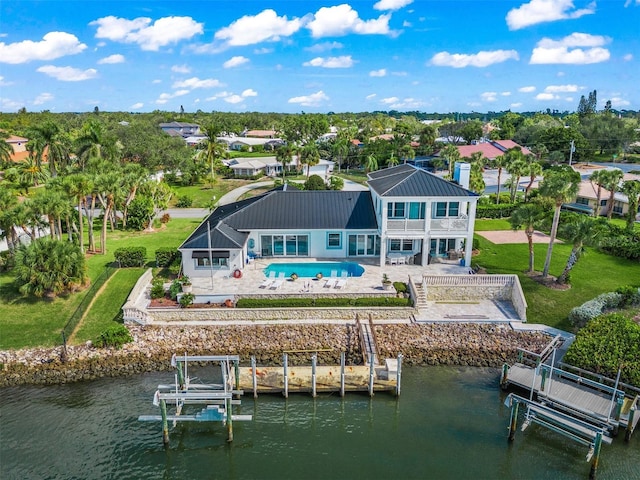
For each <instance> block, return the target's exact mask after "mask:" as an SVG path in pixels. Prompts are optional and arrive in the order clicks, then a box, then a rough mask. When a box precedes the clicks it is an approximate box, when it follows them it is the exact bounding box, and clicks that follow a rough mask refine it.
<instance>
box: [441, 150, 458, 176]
mask: <svg viewBox="0 0 640 480" xmlns="http://www.w3.org/2000/svg"><path fill="white" fill-rule="evenodd" d="M440 156H441V157H443V158H444V159H445V160H446V161H447V163H448V165H449V178H453V166H454V164H455V163H456V162H457V161H459V160H460V151H459V150H458V147H456V146H455V145H451V144H449V145H447V146H445V147H443V148H442V150H440Z"/></svg>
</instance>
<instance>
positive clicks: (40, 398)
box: [0, 367, 640, 480]
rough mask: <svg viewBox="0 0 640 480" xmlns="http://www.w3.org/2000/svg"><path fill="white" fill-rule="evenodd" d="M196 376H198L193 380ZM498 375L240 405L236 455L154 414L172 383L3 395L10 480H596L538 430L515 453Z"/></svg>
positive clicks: (222, 434) (1, 440)
mask: <svg viewBox="0 0 640 480" xmlns="http://www.w3.org/2000/svg"><path fill="white" fill-rule="evenodd" d="M191 373H192V374H194V373H196V374H197V372H194V371H192V372H191ZM498 375H499V372H498V371H497V370H494V369H478V368H453V367H451V368H450V367H444V368H443V367H438V368H418V367H413V368H404V369H403V377H402V380H403V381H402V395H401V396H400V398H399V399H396V398H395V397H394V396H393V395H391V394H387V393H379V394H376V395H375V397H374V398H373V399H370V398H369V397H368V396H367V395H366V394H348V395H347V396H346V397H345V399H341V398H340V397H339V395H322V396H319V397H318V398H316V399H313V398H311V397H310V396H308V395H292V396H290V398H289V399H287V400H285V399H284V398H282V397H281V396H268V395H263V396H260V397H259V398H258V399H257V400H256V401H254V399H253V397H252V396H251V395H246V396H245V397H243V400H242V406H241V407H239V410H238V411H237V412H236V413H242V414H252V415H253V421H251V422H234V437H235V440H234V442H233V443H231V444H228V443H227V442H226V431H225V428H224V427H223V426H222V425H220V424H213V425H212V424H195V423H190V424H179V425H177V426H176V427H174V428H172V429H171V433H170V440H171V443H170V446H169V448H167V449H165V448H164V447H163V445H162V435H161V426H160V423H143V422H138V420H137V418H138V415H140V414H158V413H159V411H158V408H157V407H154V406H153V405H152V397H153V392H154V390H155V388H156V386H157V385H158V384H159V383H170V382H171V381H173V377H172V375H171V374H168V373H158V374H147V375H140V376H134V377H128V378H118V379H104V380H99V381H93V382H86V383H78V384H73V385H63V386H53V387H21V388H5V389H2V390H1V392H0V393H1V398H0V478H2V479H3V480H10V479H20V480H25V479H160V478H162V479H331V478H345V479H359V478H362V479H414V478H415V479H467V478H468V479H554V480H558V479H586V478H588V474H589V464H588V463H587V462H586V461H585V455H586V453H587V449H586V448H585V447H583V446H580V445H578V444H576V443H572V442H570V441H569V440H568V439H566V438H564V437H561V436H559V435H557V434H554V433H552V432H550V431H546V430H543V429H542V428H540V427H537V426H530V427H529V428H528V429H527V430H526V431H525V432H520V431H518V433H517V435H516V439H515V442H514V443H513V444H511V445H509V444H508V443H507V433H508V432H507V427H508V423H509V413H510V410H509V409H508V408H507V407H505V406H504V405H503V400H504V394H503V393H502V392H501V391H500V389H499V388H498V386H497V384H498ZM600 460H601V461H600V468H599V470H598V478H600V479H616V480H617V479H640V433H639V434H637V435H636V436H635V437H634V438H633V439H632V442H630V443H628V444H625V443H624V441H623V439H622V438H618V439H616V441H614V444H613V445H604V446H603V450H602V454H601V457H600Z"/></svg>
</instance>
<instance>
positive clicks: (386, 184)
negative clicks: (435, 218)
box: [368, 165, 478, 197]
mask: <svg viewBox="0 0 640 480" xmlns="http://www.w3.org/2000/svg"><path fill="white" fill-rule="evenodd" d="M368 183H369V186H370V187H371V188H372V189H373V190H374V191H375V192H376V193H377V194H378V195H380V196H381V197H477V196H478V195H477V194H476V193H474V192H472V191H470V190H467V189H466V188H462V187H461V186H460V185H458V184H456V183H452V182H449V181H448V180H445V179H443V178H440V177H438V176H436V175H434V174H432V173H429V172H427V171H426V170H422V169H420V168H418V167H415V166H413V165H398V166H397V167H391V168H386V169H384V170H379V171H377V172H373V173H370V174H369V182H368Z"/></svg>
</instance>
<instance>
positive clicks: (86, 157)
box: [76, 120, 119, 170]
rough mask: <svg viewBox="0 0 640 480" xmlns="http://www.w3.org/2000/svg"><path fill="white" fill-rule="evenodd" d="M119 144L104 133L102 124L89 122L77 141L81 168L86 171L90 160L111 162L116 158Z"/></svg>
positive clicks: (93, 121)
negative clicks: (85, 168)
mask: <svg viewBox="0 0 640 480" xmlns="http://www.w3.org/2000/svg"><path fill="white" fill-rule="evenodd" d="M118 149H119V147H118V144H117V143H116V141H115V140H114V139H113V138H111V137H109V136H108V135H107V134H106V132H105V131H104V127H103V126H102V124H101V123H100V122H97V121H95V120H89V121H88V122H87V123H86V124H85V125H84V126H83V127H82V131H81V132H80V136H79V137H78V138H77V139H76V153H77V154H78V160H79V163H80V167H81V168H82V169H83V170H84V167H85V166H86V164H87V162H89V161H90V160H96V159H97V160H111V159H114V158H116V156H117V153H118Z"/></svg>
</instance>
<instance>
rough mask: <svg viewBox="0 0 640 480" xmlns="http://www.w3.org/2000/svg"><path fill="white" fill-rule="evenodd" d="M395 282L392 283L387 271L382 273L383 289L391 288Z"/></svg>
mask: <svg viewBox="0 0 640 480" xmlns="http://www.w3.org/2000/svg"><path fill="white" fill-rule="evenodd" d="M392 285H393V284H392V283H391V280H389V277H388V275H387V274H386V273H383V274H382V289H383V290H391V286H392Z"/></svg>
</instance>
